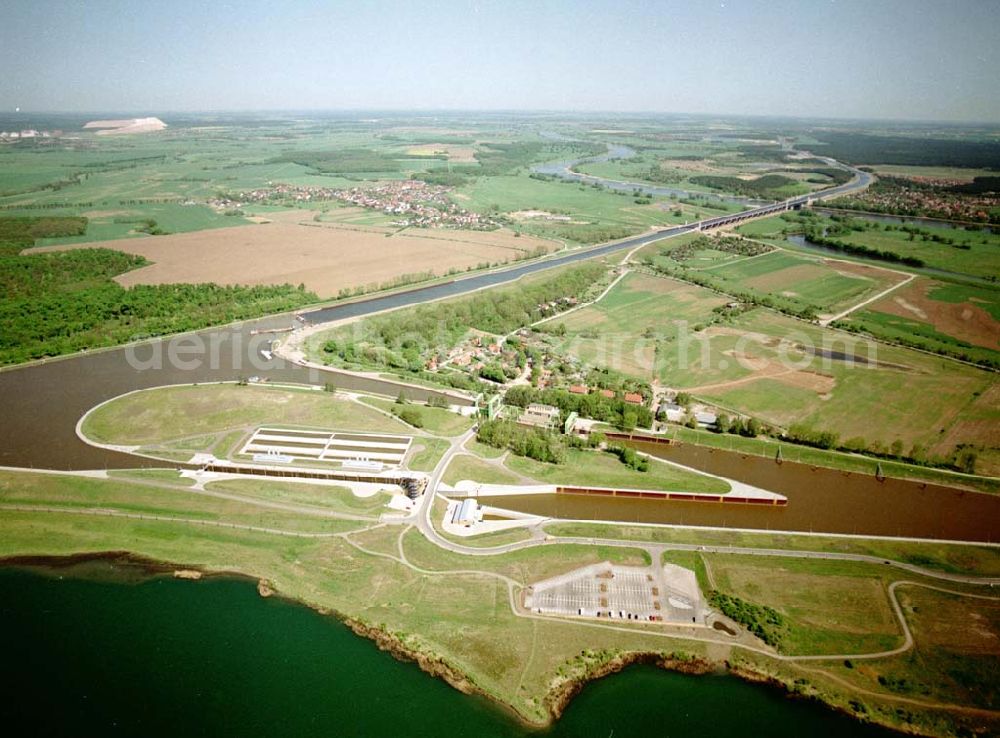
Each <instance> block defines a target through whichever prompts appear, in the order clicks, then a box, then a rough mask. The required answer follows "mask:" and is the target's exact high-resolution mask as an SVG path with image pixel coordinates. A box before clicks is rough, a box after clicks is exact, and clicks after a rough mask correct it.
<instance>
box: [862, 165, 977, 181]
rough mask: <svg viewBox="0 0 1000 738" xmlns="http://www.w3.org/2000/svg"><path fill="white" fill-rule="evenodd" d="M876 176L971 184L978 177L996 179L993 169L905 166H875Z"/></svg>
mask: <svg viewBox="0 0 1000 738" xmlns="http://www.w3.org/2000/svg"><path fill="white" fill-rule="evenodd" d="M871 168H872V169H874V170H875V173H876V174H885V175H888V176H890V177H914V178H916V177H925V178H927V179H954V180H959V181H962V182H971V181H972V180H973V179H975V178H976V177H995V176H996V171H995V170H993V169H976V168H974V167H926V166H910V165H905V164H873V165H872V166H871Z"/></svg>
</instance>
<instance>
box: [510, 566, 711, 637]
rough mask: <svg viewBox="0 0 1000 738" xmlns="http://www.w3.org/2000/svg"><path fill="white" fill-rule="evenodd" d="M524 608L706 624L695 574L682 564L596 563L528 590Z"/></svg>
mask: <svg viewBox="0 0 1000 738" xmlns="http://www.w3.org/2000/svg"><path fill="white" fill-rule="evenodd" d="M524 605H525V607H526V608H527V609H529V610H531V611H532V612H535V613H538V614H542V615H545V614H548V615H561V616H571V617H572V616H576V617H587V618H609V619H614V620H633V621H645V622H659V621H671V622H677V623H698V622H703V621H704V615H705V613H706V609H705V607H704V604H703V602H702V599H701V594H700V592H699V591H698V587H697V580H696V579H695V577H694V572H690V571H689V570H687V569H681V568H680V567H676V566H670V565H668V566H666V567H663V568H662V569H659V570H657V568H655V567H630V566H615V565H612V564H608V563H603V564H592V565H590V566H586V567H583V568H581V569H574V570H573V571H571V572H568V573H566V574H561V575H559V576H556V577H552V578H550V579H546V580H543V581H541V582H537V583H535V584H533V585H532V586H531V587H529V588H528V590H527V592H526V594H525V600H524Z"/></svg>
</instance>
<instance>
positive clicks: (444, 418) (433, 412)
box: [361, 397, 474, 436]
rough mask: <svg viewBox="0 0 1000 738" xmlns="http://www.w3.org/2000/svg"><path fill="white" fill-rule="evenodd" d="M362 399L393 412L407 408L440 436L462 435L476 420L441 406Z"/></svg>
mask: <svg viewBox="0 0 1000 738" xmlns="http://www.w3.org/2000/svg"><path fill="white" fill-rule="evenodd" d="M361 401H362V402H364V403H366V404H368V405H372V406H373V407H377V408H379V409H380V410H384V411H385V412H388V413H393V414H398V413H399V412H401V411H402V410H403V409H404V408H406V409H407V412H410V413H413V414H414V415H416V416H417V417H418V418H419V419H420V426H419V427H421V428H423V429H424V430H426V431H428V432H430V433H433V434H435V435H438V436H460V435H462V434H463V433H465V431H467V430H469V428H471V427H472V424H473V422H474V421H473V419H472V418H470V417H468V416H466V415H459V414H458V413H453V412H451V411H450V410H445V409H444V408H440V407H429V406H427V405H415V404H412V403H409V402H408V403H406V404H404V405H401V404H400V403H398V402H394V401H393V400H384V399H382V398H380V397H364V398H362V400H361Z"/></svg>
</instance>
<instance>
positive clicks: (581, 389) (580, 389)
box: [569, 384, 587, 395]
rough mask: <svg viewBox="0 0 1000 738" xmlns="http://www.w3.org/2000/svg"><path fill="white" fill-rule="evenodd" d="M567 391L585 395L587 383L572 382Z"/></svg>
mask: <svg viewBox="0 0 1000 738" xmlns="http://www.w3.org/2000/svg"><path fill="white" fill-rule="evenodd" d="M569 391H570V392H572V393H573V394H574V395H585V394H587V385H585V384H574V385H573V386H572V387H570V388H569Z"/></svg>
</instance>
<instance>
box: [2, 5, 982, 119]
mask: <svg viewBox="0 0 1000 738" xmlns="http://www.w3.org/2000/svg"><path fill="white" fill-rule="evenodd" d="M997 37H1000V11H998V9H997V5H996V4H995V3H991V2H985V1H978V0H973V1H970V2H964V3H961V4H959V5H957V6H955V7H946V6H944V5H942V4H939V3H935V2H929V1H928V0H916V1H914V2H906V1H905V0H882V1H876V2H860V1H858V0H847V1H846V2H843V1H841V2H837V1H835V0H830V1H829V2H824V3H810V4H802V3H798V2H791V1H789V0H779V1H777V2H760V1H758V0H724V1H721V2H720V1H718V0H716V2H705V3H696V4H693V5H689V4H687V3H684V4H681V3H669V2H631V3H622V4H617V3H612V2H607V1H605V0H592V1H584V2H580V3H572V2H568V1H567V0H553V1H552V2H544V3H539V4H537V5H536V4H531V3H526V2H511V3H503V4H492V3H475V2H447V3H434V4H428V5H425V6H411V5H409V4H406V3H403V2H390V1H385V2H373V3H368V4H365V5H363V6H359V5H347V4H341V3H332V4H328V3H322V2H318V1H317V0H309V1H308V2H300V3H294V4H291V5H288V6H277V5H274V4H271V3H268V2H263V0H250V1H249V2H246V3H243V4H240V5H235V4H219V5H213V6H211V7H202V6H200V5H198V4H195V3H193V2H189V1H187V0H183V1H181V2H176V3H171V4H169V5H168V6H166V7H164V6H161V5H158V4H153V3H146V2H140V3H126V2H121V0H104V1H103V2H95V3H91V4H84V3H76V2H70V1H69V0H56V1H55V2H50V3H45V4H37V3H32V2H28V1H27V0H13V2H11V3H9V8H8V9H7V10H6V11H5V23H4V25H3V27H2V28H0V63H2V64H3V67H2V68H3V69H4V70H5V75H4V76H3V77H2V78H0V113H2V114H10V113H14V112H15V109H16V108H20V110H21V112H22V113H25V114H27V113H65V114H70V115H72V114H82V113H91V112H108V111H117V112H121V113H124V112H129V113H135V114H147V115H155V114H157V113H175V114H190V113H272V114H273V113H282V112H310V113H323V112H327V113H356V112H383V113H402V112H421V113H428V114H448V113H462V112H466V113H467V112H484V113H485V112H494V113H497V112H500V113H502V112H508V113H547V112H552V113H556V112H563V113H580V114H595V115H601V114H636V115H690V116H700V117H705V116H709V117H711V116H718V117H729V118H733V117H755V118H758V117H763V118H793V119H808V120H816V119H820V120H822V119H828V120H842V121H843V120H847V121H850V120H857V121H864V120H872V121H900V122H903V121H913V122H928V123H934V122H937V123H968V124H984V123H986V124H990V123H996V122H998V121H1000V93H998V85H997V82H996V79H995V77H994V73H995V69H997V68H1000V48H998V46H997V45H996V44H995V43H994V39H995V38H997ZM220 39H222V40H220Z"/></svg>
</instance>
